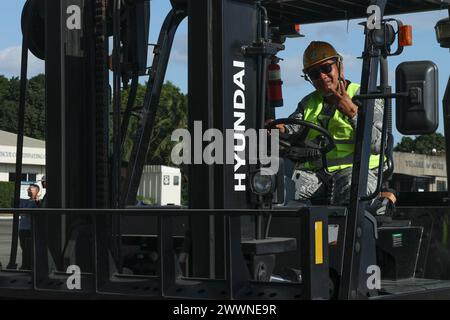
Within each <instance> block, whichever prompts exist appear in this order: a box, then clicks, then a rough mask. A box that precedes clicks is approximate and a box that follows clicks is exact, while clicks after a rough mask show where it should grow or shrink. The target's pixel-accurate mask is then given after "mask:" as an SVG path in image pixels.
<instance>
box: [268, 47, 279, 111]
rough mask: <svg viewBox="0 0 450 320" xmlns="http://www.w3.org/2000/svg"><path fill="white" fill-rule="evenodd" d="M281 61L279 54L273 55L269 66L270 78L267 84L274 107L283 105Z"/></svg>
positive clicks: (269, 97)
mask: <svg viewBox="0 0 450 320" xmlns="http://www.w3.org/2000/svg"><path fill="white" fill-rule="evenodd" d="M279 61H280V58H278V57H277V56H272V61H271V63H270V64H269V66H268V68H267V72H268V79H269V81H268V86H267V96H268V97H267V98H268V100H269V104H270V106H271V107H272V108H276V107H282V106H283V92H282V88H281V86H282V85H283V81H281V72H280V65H279V64H278V62H279Z"/></svg>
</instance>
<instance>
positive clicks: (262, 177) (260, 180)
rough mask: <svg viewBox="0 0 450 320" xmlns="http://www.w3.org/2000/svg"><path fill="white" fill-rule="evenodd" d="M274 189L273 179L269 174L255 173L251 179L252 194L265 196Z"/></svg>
mask: <svg viewBox="0 0 450 320" xmlns="http://www.w3.org/2000/svg"><path fill="white" fill-rule="evenodd" d="M274 188H275V177H274V176H273V175H269V174H261V171H258V172H256V173H255V174H254V175H253V178H252V189H253V192H254V193H256V194H258V195H266V194H269V193H271V192H273V190H274Z"/></svg>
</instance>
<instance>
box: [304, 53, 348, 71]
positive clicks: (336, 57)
mask: <svg viewBox="0 0 450 320" xmlns="http://www.w3.org/2000/svg"><path fill="white" fill-rule="evenodd" d="M339 58H340V56H339V55H335V56H331V57H327V58H324V59H322V60H319V61H316V62H314V63H313V64H311V65H310V66H308V67H307V68H304V69H303V72H304V73H307V72H308V70H311V69H312V68H314V67H315V66H317V65H318V64H321V63H322V62H324V61H327V60H331V59H339Z"/></svg>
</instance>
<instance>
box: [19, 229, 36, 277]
mask: <svg viewBox="0 0 450 320" xmlns="http://www.w3.org/2000/svg"><path fill="white" fill-rule="evenodd" d="M19 240H20V247H21V248H22V266H21V267H20V269H25V270H31V265H32V263H31V262H32V259H33V241H32V236H31V230H19Z"/></svg>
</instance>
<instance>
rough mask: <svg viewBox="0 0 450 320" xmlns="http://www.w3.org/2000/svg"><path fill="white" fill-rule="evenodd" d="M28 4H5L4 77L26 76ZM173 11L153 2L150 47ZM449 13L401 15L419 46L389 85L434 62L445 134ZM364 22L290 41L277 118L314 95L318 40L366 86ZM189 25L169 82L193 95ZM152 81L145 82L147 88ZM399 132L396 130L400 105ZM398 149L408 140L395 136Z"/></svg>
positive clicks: (0, 15) (312, 29)
mask: <svg viewBox="0 0 450 320" xmlns="http://www.w3.org/2000/svg"><path fill="white" fill-rule="evenodd" d="M24 3H25V0H2V10H1V12H0V30H2V34H1V37H0V74H2V75H5V76H6V77H8V78H10V77H13V76H18V75H19V74H20V56H21V41H22V34H21V28H20V17H21V12H22V8H23V5H24ZM169 10H170V1H169V0H152V1H151V24H150V37H149V43H156V42H157V39H158V34H159V30H160V28H161V25H162V23H163V21H164V18H165V16H166V15H167V13H168V12H169ZM447 15H448V11H447V10H440V11H433V12H428V13H419V14H407V15H399V16H396V17H395V18H397V19H400V20H401V21H402V22H403V23H404V24H410V25H412V27H413V46H411V47H405V49H404V51H403V53H402V54H401V55H400V56H396V57H391V58H389V59H388V63H389V82H390V84H391V85H392V87H393V90H395V79H394V75H395V68H396V67H397V65H398V64H399V63H401V62H403V61H418V60H431V61H433V62H434V63H436V65H437V66H438V69H439V110H440V114H439V128H438V132H441V133H443V113H442V98H443V94H444V90H445V87H446V85H447V79H449V75H450V70H449V68H447V66H448V63H447V61H448V58H449V50H448V49H445V48H441V47H439V44H438V43H437V41H436V37H435V33H434V26H435V24H436V22H437V21H438V20H440V19H442V18H445V17H447ZM361 21H362V20H351V21H340V22H333V23H322V24H310V25H304V26H301V33H302V34H304V35H305V37H302V38H294V39H288V40H287V41H286V43H285V46H286V49H285V50H284V51H282V52H280V53H279V54H278V56H279V57H280V58H282V59H283V61H281V62H280V67H281V77H282V80H283V82H284V84H283V97H284V106H283V107H280V108H277V113H276V115H277V118H281V117H287V116H288V115H289V114H291V113H292V112H293V111H294V110H295V108H296V106H297V103H298V101H300V100H301V99H302V97H304V96H305V95H307V94H308V93H310V92H311V91H312V90H313V88H312V86H311V85H310V84H309V83H308V82H306V81H305V80H303V78H301V77H300V75H301V69H302V55H303V51H304V50H305V48H306V47H307V45H308V44H309V43H310V42H311V41H313V40H322V41H328V42H330V43H331V44H333V45H334V46H335V48H336V49H337V51H338V52H339V53H340V54H341V55H343V57H344V67H345V76H346V78H347V79H349V80H351V81H353V82H358V83H359V82H360V80H361V66H362V60H361V59H358V57H359V56H360V55H361V53H362V51H363V44H364V35H363V28H362V27H361V26H360V25H358V23H359V22H361ZM187 45H188V44H187V22H186V21H183V22H182V24H181V25H180V27H179V29H178V31H177V34H176V36H175V40H174V47H173V49H172V54H171V57H170V60H169V67H168V70H167V74H166V80H169V81H171V82H173V83H174V84H175V85H177V86H178V87H180V88H181V90H182V91H183V92H185V93H186V92H187ZM151 50H152V49H151V48H150V49H149V63H148V64H149V65H150V64H151V58H152V54H151ZM28 63H29V71H28V76H29V77H31V76H34V75H36V74H39V73H43V71H44V62H43V61H41V60H39V59H37V58H36V57H34V56H33V55H32V54H30V57H29V62H28ZM145 80H146V78H145V77H144V78H141V82H144V81H145ZM393 105H394V127H395V102H393ZM394 138H395V143H397V142H399V141H400V140H401V138H402V135H401V134H400V133H399V132H398V131H397V130H395V132H394Z"/></svg>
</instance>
